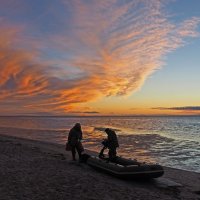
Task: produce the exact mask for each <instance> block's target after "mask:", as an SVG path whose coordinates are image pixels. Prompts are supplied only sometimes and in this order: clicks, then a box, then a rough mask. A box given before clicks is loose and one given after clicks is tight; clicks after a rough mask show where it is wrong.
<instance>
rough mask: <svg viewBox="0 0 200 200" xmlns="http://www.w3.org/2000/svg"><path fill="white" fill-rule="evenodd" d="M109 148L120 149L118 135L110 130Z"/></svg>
mask: <svg viewBox="0 0 200 200" xmlns="http://www.w3.org/2000/svg"><path fill="white" fill-rule="evenodd" d="M107 135H108V139H107V141H108V148H110V149H113V148H117V147H119V143H118V139H117V135H116V133H115V132H114V131H112V130H110V131H109V132H108V133H107Z"/></svg>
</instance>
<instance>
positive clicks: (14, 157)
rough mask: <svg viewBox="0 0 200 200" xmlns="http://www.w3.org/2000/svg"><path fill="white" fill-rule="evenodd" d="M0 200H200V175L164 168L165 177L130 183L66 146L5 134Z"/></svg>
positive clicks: (1, 138)
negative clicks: (95, 167)
mask: <svg viewBox="0 0 200 200" xmlns="http://www.w3.org/2000/svg"><path fill="white" fill-rule="evenodd" d="M0 166H1V167H0V177H1V179H0V195H1V198H0V199H1V200H8V199H9V200H10V199H13V200H26V199H27V200H36V199H37V200H38V199H39V200H47V199H48V200H64V199H85V200H86V199H87V200H90V199H91V200H92V199H93V200H95V199H96V200H98V199H102V200H103V199H108V200H110V199H113V200H115V199H119V200H123V199H124V200H129V199H137V200H139V199H141V200H148V199H151V200H153V199H164V200H170V199H188V200H189V199H190V200H191V199H195V200H197V199H200V173H195V172H188V171H184V170H177V169H172V168H167V167H165V174H164V176H163V177H161V178H158V179H156V180H152V181H147V182H138V181H125V180H120V179H117V178H114V177H112V176H109V175H107V174H103V173H100V172H97V171H95V170H93V169H92V168H90V167H89V166H87V165H86V164H80V163H78V162H72V161H71V155H70V153H69V152H66V151H65V150H64V145H59V144H52V143H46V142H40V141H33V140H28V139H22V138H17V137H12V136H4V135H0Z"/></svg>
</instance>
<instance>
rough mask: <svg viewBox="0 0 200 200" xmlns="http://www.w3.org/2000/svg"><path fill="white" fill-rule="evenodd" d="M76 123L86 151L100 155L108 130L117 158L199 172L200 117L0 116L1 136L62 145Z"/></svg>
mask: <svg viewBox="0 0 200 200" xmlns="http://www.w3.org/2000/svg"><path fill="white" fill-rule="evenodd" d="M76 122H80V123H81V124H82V128H83V132H84V136H83V137H84V140H83V144H84V146H85V148H87V149H90V150H92V151H96V152H99V151H100V150H101V148H102V145H101V142H102V140H103V139H104V138H106V134H105V133H104V130H105V128H107V127H111V128H113V129H114V130H115V131H116V133H117V135H118V137H119V143H120V148H119V149H118V153H119V155H121V156H124V157H128V158H132V159H138V160H139V161H146V162H158V163H161V164H163V165H166V166H171V167H176V168H182V169H187V170H194V171H199V172H200V145H199V144H200V134H199V130H200V117H194V118H180V117H179V118H178V117H171V118H170V117H161V118H159V117H153V118H150V117H143V118H142V117H132V118H131V117H124V118H122V117H118V118H116V117H115V118H108V117H107V118H106V117H105V118H100V117H99V118H98V117H94V118H77V117H76V118H58V117H46V118H40V117H39V118H37V117H11V118H9V117H0V127H2V128H0V134H8V135H14V136H19V137H24V138H29V139H34V140H42V141H47V142H54V143H59V144H65V142H66V139H67V135H68V131H69V129H70V128H71V127H72V126H73V125H74V124H75V123H76Z"/></svg>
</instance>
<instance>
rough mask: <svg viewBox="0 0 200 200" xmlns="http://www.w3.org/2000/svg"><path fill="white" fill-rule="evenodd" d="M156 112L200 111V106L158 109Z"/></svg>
mask: <svg viewBox="0 0 200 200" xmlns="http://www.w3.org/2000/svg"><path fill="white" fill-rule="evenodd" d="M152 109H156V110H180V111H200V106H184V107H156V108H152Z"/></svg>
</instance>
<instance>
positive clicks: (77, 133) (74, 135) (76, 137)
mask: <svg viewBox="0 0 200 200" xmlns="http://www.w3.org/2000/svg"><path fill="white" fill-rule="evenodd" d="M80 140H82V131H81V129H76V127H73V128H72V129H71V130H70V131H69V135H68V142H69V144H70V145H71V146H75V145H76V144H77V143H78V142H79V141H80Z"/></svg>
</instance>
